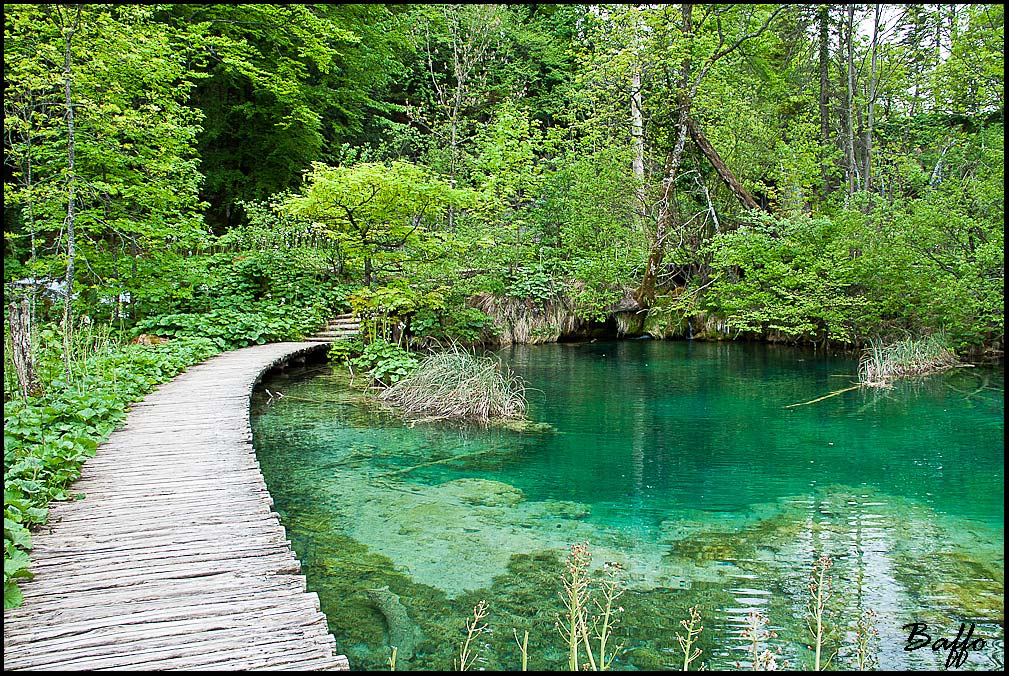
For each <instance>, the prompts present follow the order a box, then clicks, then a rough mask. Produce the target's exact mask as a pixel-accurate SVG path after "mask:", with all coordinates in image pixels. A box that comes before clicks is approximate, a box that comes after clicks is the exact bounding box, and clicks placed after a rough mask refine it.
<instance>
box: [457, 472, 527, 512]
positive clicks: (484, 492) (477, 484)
mask: <svg viewBox="0 0 1009 676" xmlns="http://www.w3.org/2000/svg"><path fill="white" fill-rule="evenodd" d="M438 490H439V492H442V493H445V494H448V495H450V496H452V497H455V498H457V499H459V500H461V501H462V502H465V503H466V504H470V505H482V506H484V507H514V506H516V505H517V504H519V503H520V502H522V501H523V500H525V494H524V493H522V491H521V490H519V489H518V488H515V487H514V486H512V485H510V484H506V483H502V482H500V481H492V480H491V479H456V480H455V481H448V482H446V483H443V484H441V485H440V486H438Z"/></svg>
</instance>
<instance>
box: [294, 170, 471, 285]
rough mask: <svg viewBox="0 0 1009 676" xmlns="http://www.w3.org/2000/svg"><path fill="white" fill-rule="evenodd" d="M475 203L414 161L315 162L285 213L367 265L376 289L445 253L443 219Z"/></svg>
mask: <svg viewBox="0 0 1009 676" xmlns="http://www.w3.org/2000/svg"><path fill="white" fill-rule="evenodd" d="M468 198H469V196H468V195H467V193H466V192H464V191H461V190H456V189H453V188H452V187H451V186H449V184H448V183H447V182H446V181H444V180H442V179H440V178H438V177H437V176H435V175H433V174H432V173H431V172H429V171H427V170H425V169H424V168H422V167H419V166H417V165H414V164H412V163H410V162H404V161H397V162H392V163H389V164H382V163H363V164H358V165H355V166H351V167H332V166H328V165H325V164H321V163H315V164H313V165H312V169H311V171H309V172H308V173H307V174H306V175H305V184H304V186H303V187H302V190H301V194H298V195H294V196H292V197H290V198H289V199H288V200H287V202H286V204H285V206H284V210H285V211H286V212H287V213H290V214H292V215H295V216H300V217H303V218H305V219H308V220H310V221H311V222H313V223H317V224H319V227H320V228H321V230H322V232H323V233H324V234H325V236H327V237H328V238H330V240H331V241H332V242H333V246H334V247H336V248H338V249H339V250H340V251H341V252H342V255H343V256H344V258H345V259H346V260H347V261H348V262H349V263H350V264H353V263H357V264H359V265H360V266H361V270H362V279H363V281H364V283H365V284H366V285H368V286H371V285H372V284H373V283H374V282H375V280H376V278H377V277H378V276H380V275H384V274H388V273H392V272H402V271H403V270H404V266H405V265H407V264H409V263H422V262H424V260H426V259H429V258H437V257H439V256H440V255H441V254H443V253H444V252H446V251H447V250H448V248H449V247H450V246H451V242H450V238H449V235H448V234H446V233H444V232H440V231H439V229H438V223H439V219H440V218H442V217H443V216H445V214H446V213H447V211H448V208H449V207H450V206H455V207H461V206H464V205H466V204H467V203H468V202H469V199H468Z"/></svg>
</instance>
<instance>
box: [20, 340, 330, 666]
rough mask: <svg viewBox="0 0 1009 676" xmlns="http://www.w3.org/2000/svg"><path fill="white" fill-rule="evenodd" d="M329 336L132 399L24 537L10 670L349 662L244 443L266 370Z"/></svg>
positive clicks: (211, 367) (254, 353)
mask: <svg viewBox="0 0 1009 676" xmlns="http://www.w3.org/2000/svg"><path fill="white" fill-rule="evenodd" d="M323 345H325V344H319V343H309V342H302V343H277V344H273V345H260V346H255V347H250V348H245V349H242V350H236V351H233V352H228V353H225V354H222V355H218V356H217V357H214V358H213V359H210V360H208V361H207V362H205V363H203V364H199V365H196V366H193V367H191V368H190V369H189V370H188V371H186V372H185V373H183V374H182V375H180V376H178V377H177V378H175V379H174V380H173V381H171V382H169V383H166V384H164V385H162V386H161V387H159V388H158V389H157V390H156V391H155V392H153V393H151V394H150V395H148V397H147V398H146V399H144V401H143V402H141V403H138V404H135V405H134V406H133V407H132V410H131V412H130V414H129V417H128V419H127V423H126V425H125V426H124V427H123V428H122V429H120V430H117V431H116V432H114V433H113V434H112V436H111V437H110V438H109V440H108V441H107V442H106V443H104V444H102V445H101V446H100V447H99V448H98V453H97V455H96V456H95V457H94V458H92V459H91V460H89V461H87V462H86V463H85V464H84V470H83V474H82V476H81V478H80V479H79V480H78V481H77V482H76V483H75V484H74V485H73V486H72V491H73V492H74V493H85V494H86V495H87V497H86V499H84V500H80V501H74V502H68V503H54V504H53V505H52V508H51V512H50V519H49V524H48V525H47V526H46V527H45V529H44V530H43V532H41V533H38V534H36V535H34V536H33V543H34V545H35V547H34V549H33V551H32V564H31V566H30V570H31V571H32V572H34V573H35V579H34V580H31V581H28V582H24V583H22V585H21V587H22V589H23V591H24V599H25V600H24V605H23V606H22V607H21V608H18V609H16V610H8V611H5V612H4V621H3V630H4V655H3V665H4V671H7V670H9V669H32V670H41V669H59V670H91V669H141V670H148V669H150V670H155V669H157V670H165V669H187V670H189V669H198V670H205V669H206V670H247V669H271V670H275V669H285V670H310V669H311V670H315V669H347V668H348V665H347V659H346V658H345V657H343V656H339V655H337V654H336V646H335V641H334V639H333V637H332V635H331V634H330V633H329V631H328V629H327V627H326V618H325V617H324V616H323V614H322V613H321V612H320V611H319V599H318V597H317V596H316V595H315V594H314V593H308V592H306V588H305V578H304V577H303V576H302V575H300V574H299V573H300V566H299V563H298V560H297V558H296V557H295V555H294V553H293V552H292V550H291V547H290V544H289V543H288V541H287V538H286V535H285V533H284V528H283V527H282V526H281V525H280V521H279V519H278V516H277V515H276V514H275V513H274V512H273V511H272V509H271V506H272V504H273V501H272V499H271V498H270V496H269V494H268V493H267V490H266V485H265V484H264V482H263V476H262V473H261V472H260V471H259V463H258V462H257V460H256V457H255V453H254V452H253V449H252V432H251V429H250V426H249V395H250V394H251V392H252V388H253V386H254V385H255V383H256V382H257V381H258V379H259V378H260V377H261V375H262V374H263V373H264V372H266V371H267V370H268V369H269V368H270V367H272V366H274V365H276V364H278V363H281V362H284V361H286V360H287V359H289V358H292V357H294V358H297V357H299V356H304V354H305V353H306V352H308V351H311V350H315V349H318V348H320V347H322V346H323Z"/></svg>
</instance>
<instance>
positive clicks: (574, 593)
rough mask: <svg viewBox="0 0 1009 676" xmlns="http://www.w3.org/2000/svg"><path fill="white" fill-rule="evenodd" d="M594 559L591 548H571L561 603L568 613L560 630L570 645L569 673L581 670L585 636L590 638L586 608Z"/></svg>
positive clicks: (575, 546) (580, 545)
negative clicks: (589, 573) (586, 622)
mask: <svg viewBox="0 0 1009 676" xmlns="http://www.w3.org/2000/svg"><path fill="white" fill-rule="evenodd" d="M591 562H592V555H591V554H590V553H589V544H588V543H587V542H585V543H576V544H573V545H571V553H570V554H569V555H568V560H567V564H566V568H567V570H566V574H565V576H564V578H563V582H564V591H563V592H561V599H562V600H563V601H564V607H565V609H566V612H565V614H564V617H563V618H558V621H557V629H558V631H559V632H560V634H561V636H562V637H563V638H564V641H565V642H566V643H567V644H568V670H569V671H578V670H579V669H580V668H581V662H580V657H581V643H582V636H583V635H587V634H588V631H587V630H586V628H585V613H586V606H587V605H588V600H589V593H590V592H589V576H588V569H589V564H590V563H591Z"/></svg>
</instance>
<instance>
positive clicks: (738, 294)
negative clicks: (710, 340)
mask: <svg viewBox="0 0 1009 676" xmlns="http://www.w3.org/2000/svg"><path fill="white" fill-rule="evenodd" d="M848 234H849V233H846V232H844V231H843V230H842V229H841V228H839V227H838V226H837V225H836V224H835V223H833V222H831V221H829V220H827V219H817V220H813V219H809V218H806V217H804V216H798V217H796V218H793V219H780V218H775V217H771V216H766V217H758V218H756V219H755V220H754V221H753V224H752V225H750V226H746V227H742V228H739V229H738V230H735V231H733V232H730V233H725V234H723V235H721V236H717V237H715V238H714V239H713V240H712V243H711V255H712V265H713V267H714V268H715V270H716V271H718V272H717V277H716V278H715V280H714V282H713V284H712V286H711V288H710V290H709V291H708V293H707V294H706V295H705V300H704V302H703V303H702V307H703V308H704V309H707V310H709V311H713V312H715V313H717V314H722V315H723V316H725V317H727V318H728V320H729V322H730V324H731V325H732V326H734V327H736V328H738V329H741V330H743V331H749V332H755V333H758V334H759V333H763V332H766V331H768V330H773V331H778V332H781V333H782V334H784V335H786V336H790V337H792V338H794V339H801V338H805V339H807V340H825V339H830V340H839V341H847V342H855V340H856V338H857V336H858V335H864V334H865V331H867V330H868V328H869V327H868V326H867V325H866V324H867V323H870V322H873V320H875V321H878V316H877V317H875V318H874V317H872V316H871V315H870V314H869V311H871V306H870V304H869V302H868V300H867V299H866V298H865V296H864V294H863V293H862V292H861V289H860V288H859V287H858V286H857V285H856V280H857V278H856V276H855V274H854V271H855V266H856V263H855V262H854V261H853V258H852V256H851V252H850V247H849V244H850V240H849V238H848Z"/></svg>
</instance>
